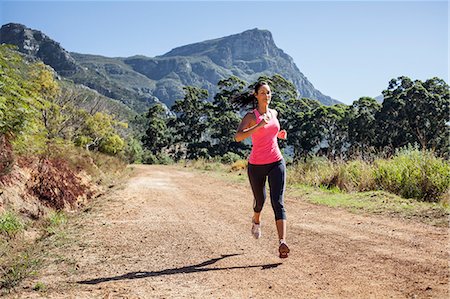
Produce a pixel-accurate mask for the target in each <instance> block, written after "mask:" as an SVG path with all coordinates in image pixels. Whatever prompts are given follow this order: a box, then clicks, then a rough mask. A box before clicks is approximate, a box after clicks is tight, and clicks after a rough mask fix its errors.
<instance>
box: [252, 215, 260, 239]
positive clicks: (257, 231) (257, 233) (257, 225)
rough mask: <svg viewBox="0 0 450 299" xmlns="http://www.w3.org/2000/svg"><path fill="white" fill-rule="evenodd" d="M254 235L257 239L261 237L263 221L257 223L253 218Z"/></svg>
mask: <svg viewBox="0 0 450 299" xmlns="http://www.w3.org/2000/svg"><path fill="white" fill-rule="evenodd" d="M252 235H253V237H255V239H259V238H261V223H255V221H254V220H253V218H252Z"/></svg>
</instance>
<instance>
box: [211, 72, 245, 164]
mask: <svg viewBox="0 0 450 299" xmlns="http://www.w3.org/2000/svg"><path fill="white" fill-rule="evenodd" d="M217 85H218V87H219V92H218V93H217V94H216V95H215V96H214V101H213V105H212V112H211V117H210V120H209V130H210V132H211V138H212V142H213V145H212V151H211V155H212V156H220V157H223V156H224V155H225V154H226V153H228V152H234V153H239V154H240V155H241V156H242V155H244V152H245V151H246V150H248V148H249V146H248V145H246V144H244V143H243V142H236V141H235V140H234V134H235V133H236V128H237V127H238V125H239V123H240V121H241V118H240V116H239V115H238V114H237V113H236V111H235V108H234V107H233V106H232V103H231V99H232V98H233V97H235V96H237V95H238V94H240V93H242V92H243V90H244V87H245V85H246V83H245V82H244V81H242V80H241V79H239V78H238V77H235V76H231V77H230V78H228V79H224V80H220V81H219V82H218V83H217Z"/></svg>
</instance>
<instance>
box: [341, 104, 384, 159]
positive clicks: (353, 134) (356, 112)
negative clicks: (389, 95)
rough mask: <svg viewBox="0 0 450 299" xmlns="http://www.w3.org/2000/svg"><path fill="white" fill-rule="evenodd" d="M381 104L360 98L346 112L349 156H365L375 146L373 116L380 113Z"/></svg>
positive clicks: (374, 121)
mask: <svg viewBox="0 0 450 299" xmlns="http://www.w3.org/2000/svg"><path fill="white" fill-rule="evenodd" d="M380 109H381V104H380V103H378V102H377V101H376V100H375V99H374V98H370V97H362V98H360V99H359V100H357V101H354V102H353V104H352V105H351V106H350V108H349V109H348V111H347V115H346V118H347V119H348V142H349V145H350V148H349V151H350V155H356V156H358V157H363V158H364V156H365V154H366V153H368V152H370V150H369V148H370V147H372V146H374V145H375V140H376V120H375V115H376V114H377V113H378V112H379V111H380Z"/></svg>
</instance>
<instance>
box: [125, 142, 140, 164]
mask: <svg viewBox="0 0 450 299" xmlns="http://www.w3.org/2000/svg"><path fill="white" fill-rule="evenodd" d="M143 154H144V149H143V148H142V144H141V142H139V140H137V139H135V138H132V137H131V138H129V139H128V140H127V145H126V147H125V151H124V157H125V160H126V161H127V162H128V163H142V157H143Z"/></svg>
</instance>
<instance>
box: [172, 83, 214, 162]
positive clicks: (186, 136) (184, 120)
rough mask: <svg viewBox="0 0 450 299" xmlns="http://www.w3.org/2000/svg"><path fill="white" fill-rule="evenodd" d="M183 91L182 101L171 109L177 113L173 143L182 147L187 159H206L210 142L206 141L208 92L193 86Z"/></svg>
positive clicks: (208, 111) (208, 105) (178, 101)
mask: <svg viewBox="0 0 450 299" xmlns="http://www.w3.org/2000/svg"><path fill="white" fill-rule="evenodd" d="M183 90H184V92H185V96H184V99H183V100H177V101H175V104H174V105H173V106H172V108H171V110H172V111H174V112H175V113H177V118H176V120H175V121H174V125H175V131H176V136H175V142H178V143H179V144H180V145H181V146H182V147H184V149H185V151H186V155H185V156H186V158H187V159H197V158H200V157H202V158H207V157H209V151H210V141H209V140H207V139H206V129H207V128H208V123H207V122H208V119H209V117H210V115H209V114H210V112H211V104H210V103H208V102H207V101H206V99H207V98H208V91H207V90H205V89H200V88H197V87H193V86H186V87H183Z"/></svg>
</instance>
